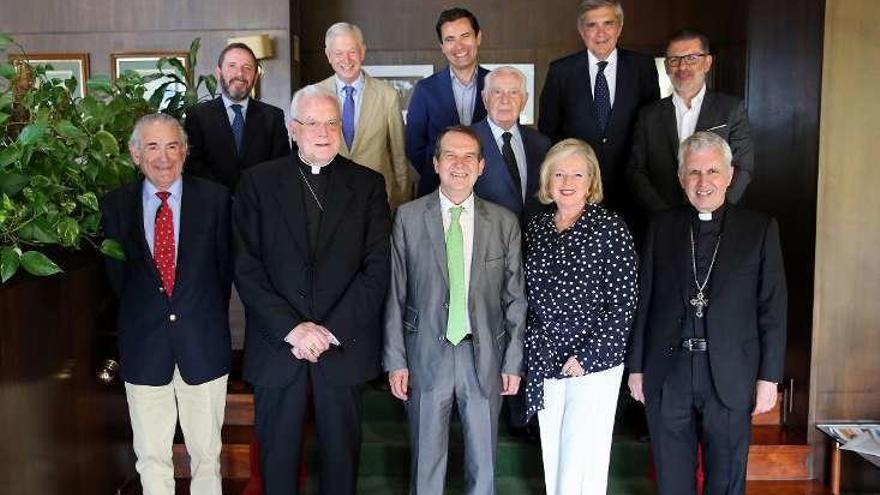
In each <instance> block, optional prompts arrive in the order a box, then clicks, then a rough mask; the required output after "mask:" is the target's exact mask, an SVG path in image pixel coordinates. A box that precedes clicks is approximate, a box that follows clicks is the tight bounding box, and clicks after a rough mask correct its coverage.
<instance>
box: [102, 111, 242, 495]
mask: <svg viewBox="0 0 880 495" xmlns="http://www.w3.org/2000/svg"><path fill="white" fill-rule="evenodd" d="M129 150H130V153H131V157H132V160H134V162H135V163H136V164H137V165H138V166H139V167H140V169H141V171H142V172H143V173H144V176H145V178H144V180H142V181H137V182H134V183H131V184H128V185H125V186H122V187H120V188H119V189H116V190H115V191H112V192H110V193H109V194H107V196H106V197H105V199H104V204H103V222H104V223H103V225H104V233H105V235H106V236H107V237H108V238H112V239H115V240H117V241H118V242H119V243H120V244H121V245H122V248H123V251H124V253H125V260H124V261H120V260H115V259H110V258H108V259H107V262H106V265H107V274H108V277H109V279H110V283H111V285H112V287H113V289H114V291H115V292H116V295H117V296H118V299H119V310H118V322H117V325H118V329H119V355H120V376H121V378H122V380H123V381H124V382H125V393H126V397H127V399H128V406H129V413H130V416H131V427H132V431H133V433H134V451H135V454H136V455H137V463H136V468H137V471H138V473H139V474H140V478H141V484H142V485H143V489H144V493H145V494H165V495H173V494H174V466H173V464H172V460H171V445H172V442H173V439H174V429H175V425H176V424H177V421H178V417H179V420H180V427H181V429H182V430H183V435H184V438H185V440H186V446H187V450H188V452H189V455H190V459H191V471H192V481H191V485H190V487H191V488H190V490H191V492H192V493H200V494H217V495H219V494H220V493H221V484H220V481H221V478H220V449H221V440H220V428H221V426H222V425H223V415H224V412H225V407H226V382H227V377H228V373H229V368H230V362H231V345H230V337H229V317H228V314H227V311H228V303H229V292H230V289H231V285H232V258H231V246H230V244H231V236H230V200H229V192H228V191H227V190H226V188H225V187H223V186H220V185H217V184H214V183H212V182H209V181H206V180H204V179H199V178H195V177H181V172H182V170H183V162H184V158H185V157H186V152H187V140H186V134H185V133H184V131H183V128H182V127H181V126H180V124H179V123H178V122H177V120H175V119H174V117H171V116H169V115H166V114H151V115H147V116H144V117H142V118H141V119H140V120H139V121H138V122H137V124H136V125H135V128H134V132H133V133H132V136H131V140H130V143H129Z"/></svg>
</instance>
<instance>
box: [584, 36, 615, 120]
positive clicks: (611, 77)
mask: <svg viewBox="0 0 880 495" xmlns="http://www.w3.org/2000/svg"><path fill="white" fill-rule="evenodd" d="M587 56H588V57H589V59H590V91H592V93H593V98H595V97H596V76H597V75H598V74H599V62H601V60H599V59H598V58H596V56H595V55H593V52H591V51H589V50H587ZM605 61H606V62H608V65H606V66H605V70H604V71H602V73H603V74H605V80H606V81H607V82H608V98H609V101H610V103H611V108H614V93H615V89H616V88H617V48H615V49H614V50H612V51H611V54H610V55H608V58H606V59H605Z"/></svg>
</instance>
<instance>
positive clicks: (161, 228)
mask: <svg viewBox="0 0 880 495" xmlns="http://www.w3.org/2000/svg"><path fill="white" fill-rule="evenodd" d="M156 196H158V197H159V199H160V200H162V204H161V205H159V209H158V210H156V224H155V226H154V227H153V260H154V261H155V262H156V268H157V269H158V270H159V275H160V276H161V277H162V286H164V287H165V293H166V294H168V297H171V294H172V293H173V292H174V274H175V272H174V213H172V211H171V207H170V206H168V197H169V196H171V193H170V192H168V191H159V192H157V193H156Z"/></svg>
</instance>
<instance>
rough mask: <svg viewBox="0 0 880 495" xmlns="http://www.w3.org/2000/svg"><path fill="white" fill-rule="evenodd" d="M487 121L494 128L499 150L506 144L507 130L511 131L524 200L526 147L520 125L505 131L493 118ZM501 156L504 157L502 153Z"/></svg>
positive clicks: (511, 140)
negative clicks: (505, 134)
mask: <svg viewBox="0 0 880 495" xmlns="http://www.w3.org/2000/svg"><path fill="white" fill-rule="evenodd" d="M486 122H488V123H489V129H491V130H492V136H493V137H494V138H495V144H497V145H498V151H501V149H502V147H503V146H504V136H503V134H504V133H505V132H510V134H511V138H510V147H511V148H513V156H514V157H516V168H517V169H519V181H520V186H522V187H521V188H520V191H521V192H522V197H523V202H525V200H526V180H527V179H528V178H527V177H526V148H525V145H524V144H523V138H522V134H521V133H520V132H519V126H518V125H515V124H514V125H513V127H511V128H510V130H509V131H505V130H504V129H502V128H500V127H498V126H497V125H495V122H492V119H491V118H489V119H486ZM501 157H502V158H503V157H504V154H503V153H502V155H501Z"/></svg>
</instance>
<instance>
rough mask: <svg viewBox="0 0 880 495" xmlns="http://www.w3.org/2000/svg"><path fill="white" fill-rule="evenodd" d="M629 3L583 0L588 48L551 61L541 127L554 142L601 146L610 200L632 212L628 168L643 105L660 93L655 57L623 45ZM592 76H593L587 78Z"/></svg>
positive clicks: (582, 29) (581, 21)
mask: <svg viewBox="0 0 880 495" xmlns="http://www.w3.org/2000/svg"><path fill="white" fill-rule="evenodd" d="M622 30H623V7H621V5H620V2H619V1H617V0H581V2H580V5H579V7H578V33H580V35H581V39H583V41H584V45H585V46H586V50H583V51H580V52H577V53H574V54H572V55H569V56H567V57H563V58H561V59H559V60H556V61H554V62H552V63H551V64H550V68H549V70H548V71H547V80H546V81H545V83H544V90H543V92H542V93H541V103H540V113H539V120H538V129H540V130H541V132H542V133H544V135H546V136H548V137H549V138H550V139H551V140H552V141H553V142H554V143H556V142H559V141H561V140H563V139H565V138H570V137H574V138H578V139H581V140H583V141H586V142H587V143H589V144H590V146H591V147H592V148H593V149H594V150H595V151H596V156H597V157H598V158H599V167H600V168H601V171H602V190H603V192H604V196H605V203H606V205H607V206H609V207H610V208H612V209H615V210H620V211H621V212H622V213H623V214H624V215H626V216H628V217H629V216H631V210H632V209H633V208H634V207H633V205H632V204H631V200H630V199H629V197H628V195H627V191H626V187H625V186H626V177H625V167H626V162H627V159H628V158H629V151H630V147H631V146H632V142H631V138H632V128H633V124H634V123H635V120H636V115H637V112H638V111H639V109H640V108H641V107H642V106H644V105H646V104H647V103H650V102H652V101H654V100H657V99H659V98H660V87H659V85H658V83H657V69H656V67H655V65H654V59H653V58H651V57H650V56H647V55H643V54H640V53H635V52H632V51H629V50H624V49H621V48H618V47H617V39H618V38H619V37H620V33H621V31H622ZM588 75H589V78H588V77H587V76H588Z"/></svg>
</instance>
